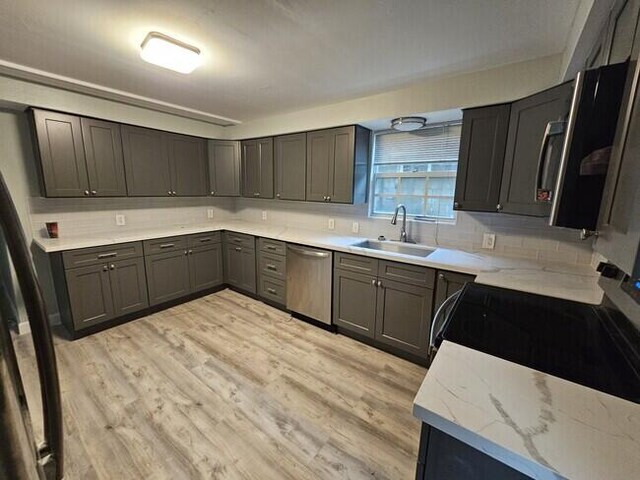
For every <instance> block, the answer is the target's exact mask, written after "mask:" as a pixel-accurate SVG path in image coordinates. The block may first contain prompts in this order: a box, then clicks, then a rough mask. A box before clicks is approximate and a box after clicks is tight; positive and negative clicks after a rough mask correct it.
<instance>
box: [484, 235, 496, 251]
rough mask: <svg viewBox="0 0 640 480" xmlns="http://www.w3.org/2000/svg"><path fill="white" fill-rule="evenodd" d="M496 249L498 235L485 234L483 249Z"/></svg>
mask: <svg viewBox="0 0 640 480" xmlns="http://www.w3.org/2000/svg"><path fill="white" fill-rule="evenodd" d="M495 247H496V234H495V233H485V234H484V235H483V236H482V248H486V249H487V250H493V249H494V248H495Z"/></svg>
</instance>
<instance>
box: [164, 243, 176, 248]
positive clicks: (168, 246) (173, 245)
mask: <svg viewBox="0 0 640 480" xmlns="http://www.w3.org/2000/svg"><path fill="white" fill-rule="evenodd" d="M175 246H176V244H175V243H163V244H162V245H160V248H171V247H175Z"/></svg>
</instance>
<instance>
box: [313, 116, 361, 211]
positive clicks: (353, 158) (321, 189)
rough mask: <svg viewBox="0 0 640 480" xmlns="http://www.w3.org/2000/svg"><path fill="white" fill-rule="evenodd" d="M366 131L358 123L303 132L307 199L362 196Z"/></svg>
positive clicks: (355, 199)
mask: <svg viewBox="0 0 640 480" xmlns="http://www.w3.org/2000/svg"><path fill="white" fill-rule="evenodd" d="M370 133H371V132H370V131H369V130H367V129H366V128H363V127H360V126H358V125H354V126H349V127H340V128H330V129H327V130H317V131H313V132H307V185H306V190H307V194H306V199H307V200H308V201H314V202H331V203H363V202H364V201H365V200H366V194H367V191H366V190H367V165H368V157H369V137H370Z"/></svg>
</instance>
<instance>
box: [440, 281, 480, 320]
mask: <svg viewBox="0 0 640 480" xmlns="http://www.w3.org/2000/svg"><path fill="white" fill-rule="evenodd" d="M474 279H475V277H474V276H473V275H465V274H464V273H454V272H445V271H439V272H438V276H437V279H436V295H435V302H434V305H433V311H434V313H435V312H436V311H437V310H438V308H440V305H442V304H443V303H444V301H445V300H446V299H447V298H449V297H450V296H451V295H453V294H454V293H456V292H458V291H460V290H462V287H463V286H464V284H465V283H467V282H473V280H474Z"/></svg>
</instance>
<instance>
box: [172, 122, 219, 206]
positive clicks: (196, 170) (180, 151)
mask: <svg viewBox="0 0 640 480" xmlns="http://www.w3.org/2000/svg"><path fill="white" fill-rule="evenodd" d="M165 135H166V142H167V151H168V154H169V165H170V166H171V189H172V190H173V192H174V195H177V196H181V197H195V196H205V195H208V194H209V185H208V184H207V178H208V175H209V174H208V171H207V156H206V153H205V149H206V140H205V139H204V138H197V137H189V136H187V135H176V134H165Z"/></svg>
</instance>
